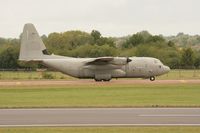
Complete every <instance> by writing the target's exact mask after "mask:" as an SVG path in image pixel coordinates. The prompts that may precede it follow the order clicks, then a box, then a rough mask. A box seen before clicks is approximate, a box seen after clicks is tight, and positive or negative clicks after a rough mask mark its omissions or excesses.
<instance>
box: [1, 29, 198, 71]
mask: <svg viewBox="0 0 200 133" xmlns="http://www.w3.org/2000/svg"><path fill="white" fill-rule="evenodd" d="M41 38H42V40H43V41H44V43H45V45H46V47H47V49H48V51H49V53H51V54H58V55H63V56H71V57H102V56H123V57H133V56H138V57H155V58H158V59H160V60H161V61H162V62H163V63H164V64H166V65H168V66H170V68H173V69H177V68H188V69H191V68H199V66H200V51H198V50H196V49H192V48H191V47H180V46H178V45H177V44H176V42H174V41H170V40H167V39H165V38H164V37H163V36H162V35H151V34H150V33H148V32H147V31H142V32H138V33H136V34H133V35H131V36H128V37H122V38H114V37H103V36H102V35H101V33H100V32H99V31H97V30H93V31H92V32H91V33H86V32H83V31H67V32H63V33H56V32H55V33H51V34H49V35H48V36H46V35H43V36H41ZM188 46H190V44H188ZM19 49H20V39H5V38H0V69H17V68H37V67H42V66H41V65H39V64H32V63H24V62H19V61H18V56H19Z"/></svg>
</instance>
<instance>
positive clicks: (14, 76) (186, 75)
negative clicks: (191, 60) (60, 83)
mask: <svg viewBox="0 0 200 133" xmlns="http://www.w3.org/2000/svg"><path fill="white" fill-rule="evenodd" d="M47 73H49V74H51V75H52V76H53V77H54V79H65V80H70V79H75V78H73V77H70V76H67V75H64V74H62V73H60V72H47ZM0 79H1V80H19V79H20V80H26V79H31V80H35V79H44V77H42V72H36V71H31V72H29V71H0ZM158 79H180V80H181V79H200V70H171V71H170V73H168V74H165V75H163V76H160V77H158Z"/></svg>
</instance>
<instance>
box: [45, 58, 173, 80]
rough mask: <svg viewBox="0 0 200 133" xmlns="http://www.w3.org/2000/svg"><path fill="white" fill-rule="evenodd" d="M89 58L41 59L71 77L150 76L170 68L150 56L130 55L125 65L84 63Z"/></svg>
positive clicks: (100, 78)
mask: <svg viewBox="0 0 200 133" xmlns="http://www.w3.org/2000/svg"><path fill="white" fill-rule="evenodd" d="M114 58H118V57H114ZM91 59H93V58H71V57H63V56H54V55H52V56H51V58H50V57H49V59H43V60H42V64H44V65H45V66H47V67H50V68H54V69H56V70H58V71H61V72H62V73H64V74H67V75H70V76H72V77H76V78H94V79H98V80H110V79H111V78H150V77H153V76H159V75H162V74H165V73H168V72H169V70H170V69H169V67H168V66H165V65H163V64H162V63H161V62H160V60H158V59H156V58H150V57H131V58H130V59H131V61H130V62H129V63H127V64H125V65H113V64H105V65H85V63H86V62H88V61H89V60H91Z"/></svg>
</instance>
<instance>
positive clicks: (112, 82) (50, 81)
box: [0, 79, 200, 86]
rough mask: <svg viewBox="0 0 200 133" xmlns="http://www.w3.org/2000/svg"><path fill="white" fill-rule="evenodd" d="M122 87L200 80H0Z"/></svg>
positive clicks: (10, 83) (15, 83)
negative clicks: (125, 85) (126, 85)
mask: <svg viewBox="0 0 200 133" xmlns="http://www.w3.org/2000/svg"><path fill="white" fill-rule="evenodd" d="M115 84H116V85H119V84H120V85H123V84H129V85H130V84H147V85H148V84H200V80H156V81H154V82H152V81H150V80H144V79H141V80H137V79H136V80H135V79H120V80H116V79H113V80H111V81H110V82H95V81H94V80H92V79H90V80H88V79H81V80H16V81H15V80H11V81H9V80H8V81H6V80H0V86H59V85H73V86H75V85H115Z"/></svg>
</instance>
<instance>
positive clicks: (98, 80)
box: [94, 79, 102, 82]
mask: <svg viewBox="0 0 200 133" xmlns="http://www.w3.org/2000/svg"><path fill="white" fill-rule="evenodd" d="M94 80H95V81H96V82H101V81H102V80H101V79H94Z"/></svg>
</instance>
